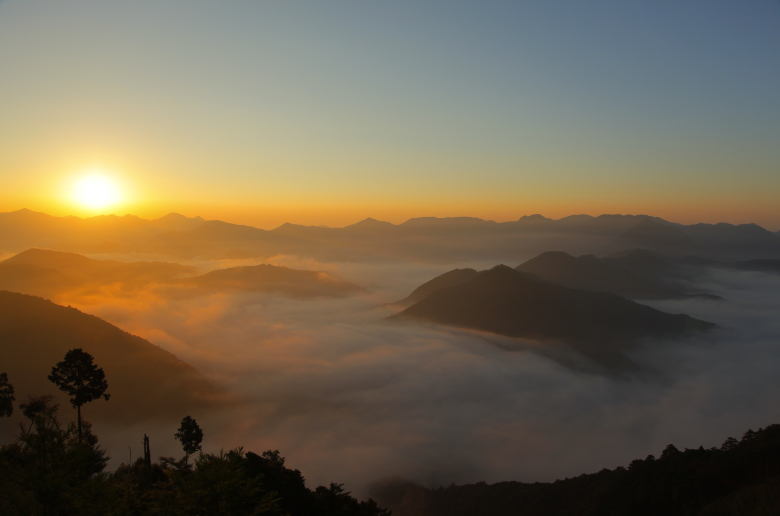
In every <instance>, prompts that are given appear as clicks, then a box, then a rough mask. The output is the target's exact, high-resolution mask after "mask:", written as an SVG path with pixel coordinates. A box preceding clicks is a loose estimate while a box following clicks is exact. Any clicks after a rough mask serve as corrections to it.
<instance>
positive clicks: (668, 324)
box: [393, 265, 714, 367]
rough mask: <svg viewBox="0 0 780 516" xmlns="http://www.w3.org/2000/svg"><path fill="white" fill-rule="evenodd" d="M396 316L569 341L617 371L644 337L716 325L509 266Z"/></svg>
mask: <svg viewBox="0 0 780 516" xmlns="http://www.w3.org/2000/svg"><path fill="white" fill-rule="evenodd" d="M393 317H394V318H414V319H422V320H427V321H431V322H436V323H440V324H446V325H451V326H458V327H462V328H471V329H476V330H483V331H488V332H493V333H498V334H500V335H506V336H509V337H523V338H529V339H535V340H540V341H552V342H555V341H558V342H564V343H566V344H569V345H570V346H572V347H573V348H574V349H576V350H577V351H579V352H581V353H583V354H585V355H587V356H589V357H591V358H593V359H594V360H596V361H598V362H600V363H602V364H604V365H607V366H610V367H622V366H627V365H628V363H627V362H626V360H625V358H624V357H623V355H622V353H621V350H622V349H625V347H626V346H628V345H629V344H631V343H632V342H635V341H638V340H640V339H642V338H645V337H653V338H668V337H681V336H685V335H688V334H689V333H691V332H694V331H696V330H706V329H708V328H711V327H713V326H714V325H712V324H710V323H707V322H704V321H699V320H697V319H694V318H692V317H689V316H688V315H685V314H678V315H672V314H667V313H664V312H661V311H659V310H656V309H654V308H650V307H649V306H644V305H640V304H638V303H635V302H633V301H629V300H627V299H624V298H622V297H619V296H616V295H614V294H608V293H604V292H590V291H587V290H578V289H572V288H567V287H561V286H558V285H553V284H550V283H547V282H542V281H534V280H533V279H530V278H528V277H526V276H525V275H523V273H521V272H519V271H516V270H514V269H511V268H509V267H507V266H505V265H498V266H496V267H494V268H492V269H490V270H488V271H483V272H481V273H479V275H478V276H476V277H475V278H473V279H472V280H469V281H467V282H466V283H463V284H461V285H459V286H456V287H451V288H447V289H443V290H439V291H437V292H433V293H432V294H430V295H429V296H427V297H426V298H425V299H423V300H422V301H420V302H418V303H416V304H414V305H412V306H411V307H409V308H407V309H406V310H404V311H403V312H400V313H399V314H396V315H395V316H393Z"/></svg>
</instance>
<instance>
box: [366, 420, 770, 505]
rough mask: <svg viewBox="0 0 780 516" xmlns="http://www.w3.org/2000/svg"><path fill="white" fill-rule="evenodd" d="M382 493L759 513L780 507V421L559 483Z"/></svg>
mask: <svg viewBox="0 0 780 516" xmlns="http://www.w3.org/2000/svg"><path fill="white" fill-rule="evenodd" d="M375 496H376V497H377V499H378V500H379V502H380V503H382V504H386V505H388V506H390V507H391V508H392V509H393V514H394V515H395V516H445V515H446V516H510V515H511V516H516V515H518V514H522V515H523V516H619V515H621V516H622V515H632V516H658V515H664V516H683V515H687V516H733V515H741V516H759V515H775V514H778V513H780V425H771V426H768V427H766V428H764V429H759V430H757V431H755V432H754V431H752V430H748V431H747V432H745V434H744V436H743V438H742V439H741V440H739V441H738V440H736V439H733V438H728V439H727V440H726V442H724V443H723V445H722V446H721V447H720V448H710V449H704V448H703V447H700V448H698V449H686V450H682V451H681V450H678V449H677V448H676V447H675V446H673V445H671V444H670V445H669V446H667V447H666V449H665V450H663V452H662V453H661V455H660V457H658V458H656V457H654V456H653V455H649V456H648V457H647V458H646V459H644V460H643V459H637V460H634V461H632V462H631V463H630V464H629V465H628V466H627V467H618V468H615V469H614V470H609V469H603V470H601V471H599V472H598V473H591V474H585V475H580V476H578V477H575V478H569V479H565V480H556V481H555V482H552V483H539V482H536V483H533V484H527V483H522V482H499V483H496V484H490V485H489V484H486V483H484V482H480V483H477V484H469V485H463V486H455V485H453V486H450V487H447V488H439V489H428V488H424V487H421V486H419V485H416V484H413V483H405V482H402V481H397V482H395V483H390V484H386V485H383V486H377V489H376V492H375Z"/></svg>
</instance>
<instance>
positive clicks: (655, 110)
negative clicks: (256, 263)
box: [0, 0, 780, 230]
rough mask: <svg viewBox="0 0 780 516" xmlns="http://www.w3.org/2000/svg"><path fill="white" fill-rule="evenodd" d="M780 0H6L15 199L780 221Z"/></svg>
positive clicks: (0, 156)
mask: <svg viewBox="0 0 780 516" xmlns="http://www.w3.org/2000/svg"><path fill="white" fill-rule="evenodd" d="M779 92H780V2H778V1H769V0H750V1H719V0H698V1H682V2H681V1H679V0H677V1H665V0H654V1H649V0H647V1H632V0H621V1H593V2H575V1H566V2H561V1H554V0H553V1H551V0H545V1H527V2H526V1H522V2H521V1H486V0H483V1H479V2H477V1H471V2H463V1H455V0H448V1H427V2H419V1H399V0H392V1H390V0H386V1H375V0H373V1H368V0H364V1H357V0H354V1H349V2H346V1H335V0H334V1H308V2H303V1H281V0H274V1H259V0H254V1H249V0H245V1H220V2H216V1H212V2H204V1H197V0H186V1H177V0H170V1H168V0H165V1H161V0H156V1H144V0H133V1H126V2H106V1H105V0H99V1H98V0H94V1H88V0H51V1H38V0H24V1H22V0H5V1H0V179H2V185H3V188H2V190H0V211H11V210H15V209H19V208H23V207H27V208H31V209H35V210H39V211H46V212H48V213H52V214H57V215H65V214H77V215H88V214H91V213H93V212H89V211H88V210H86V209H85V208H82V207H80V206H77V205H75V204H74V203H73V202H72V201H71V199H70V197H69V196H70V193H69V192H70V185H72V183H73V182H74V181H76V180H77V179H78V178H79V177H81V176H82V175H84V174H85V173H86V171H88V170H91V169H93V168H95V167H98V168H101V169H103V170H105V171H106V173H107V174H109V175H111V176H112V177H114V178H115V179H116V180H117V182H118V183H119V184H120V185H121V187H122V189H123V192H124V195H125V202H123V203H122V204H120V205H117V206H115V207H113V208H112V209H110V210H101V212H113V213H117V214H124V213H134V214H138V215H141V216H146V217H153V216H160V215H163V214H165V213H167V212H170V211H178V212H181V213H184V214H186V215H191V216H194V215H202V216H204V217H207V218H220V219H223V220H228V221H231V222H241V223H247V224H252V225H257V226H260V227H274V226H276V225H279V224H281V223H282V222H285V221H289V222H297V223H306V224H328V225H344V224H349V223H352V222H355V221H357V220H360V219H362V218H365V217H368V216H372V217H375V218H380V219H384V220H390V221H393V222H401V221H403V220H405V219H407V218H409V217H414V216H426V215H434V216H453V215H471V216H478V217H482V218H492V219H495V220H511V219H517V218H519V217H520V216H521V215H525V214H531V213H542V214H544V215H547V216H550V217H556V218H557V217H561V216H565V215H569V214H573V213H590V214H593V215H598V214H601V213H649V214H652V215H658V216H661V217H664V218H667V219H669V220H674V221H678V222H700V221H704V222H718V221H727V222H734V223H739V222H751V221H752V222H758V223H760V224H762V225H764V226H765V227H767V228H768V229H773V230H777V229H780V202H778V201H777V199H778V198H780V93H779Z"/></svg>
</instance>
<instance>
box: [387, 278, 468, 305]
mask: <svg viewBox="0 0 780 516" xmlns="http://www.w3.org/2000/svg"><path fill="white" fill-rule="evenodd" d="M477 274H478V273H477V271H475V270H474V269H454V270H451V271H449V272H445V273H444V274H441V275H440V276H436V277H435V278H433V279H432V280H430V281H426V282H425V283H423V284H422V285H420V286H419V287H417V288H416V289H414V291H412V293H411V294H409V295H408V296H407V297H405V298H404V299H402V300H400V301H398V302H397V303H394V304H396V305H401V306H411V305H413V304H414V303H416V302H418V301H422V300H423V299H425V298H426V297H427V296H428V295H430V294H432V293H434V292H436V291H438V290H442V289H445V288H450V287H457V286H458V285H462V284H463V283H466V282H467V281H469V280H471V279H474V278H475V277H476V276H477Z"/></svg>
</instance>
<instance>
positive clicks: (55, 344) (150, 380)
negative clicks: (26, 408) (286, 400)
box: [0, 291, 227, 423]
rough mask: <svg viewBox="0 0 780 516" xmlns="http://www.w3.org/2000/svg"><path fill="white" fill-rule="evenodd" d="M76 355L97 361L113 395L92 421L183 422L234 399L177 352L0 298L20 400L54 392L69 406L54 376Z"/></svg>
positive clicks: (2, 345) (2, 344)
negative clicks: (78, 350)
mask: <svg viewBox="0 0 780 516" xmlns="http://www.w3.org/2000/svg"><path fill="white" fill-rule="evenodd" d="M73 348H82V349H84V351H86V352H88V353H90V354H92V355H93V356H94V357H95V362H96V363H97V364H98V365H99V366H100V367H102V368H103V369H104V370H105V373H106V379H107V380H108V386H109V389H108V392H109V393H110V394H111V399H110V400H109V401H107V402H105V401H95V402H93V403H90V404H88V405H85V407H84V413H85V417H86V419H88V420H94V419H102V420H111V421H114V422H120V423H133V422H138V421H143V420H146V419H151V418H167V419H170V418H173V419H176V417H178V418H179V419H180V418H181V417H182V415H181V414H186V413H188V412H189V411H194V410H196V409H206V408H209V407H212V408H213V407H216V406H217V405H218V404H219V403H221V402H223V401H225V400H226V399H227V398H226V396H225V394H224V392H222V391H221V389H219V388H218V387H216V386H215V385H214V384H212V383H211V382H210V381H208V380H207V379H206V378H204V377H203V376H202V375H201V374H200V373H199V372H198V371H196V370H195V369H194V368H192V367H191V366H189V365H187V364H185V363H184V362H182V361H180V360H178V359H177V358H176V357H175V356H174V355H172V354H171V353H169V352H167V351H165V350H163V349H161V348H159V347H157V346H155V345H154V344H152V343H150V342H148V341H146V340H144V339H142V338H140V337H136V336H134V335H130V334H129V333H126V332H124V331H122V330H120V329H119V328H117V327H116V326H113V325H111V324H109V323H107V322H106V321H104V320H102V319H100V318H98V317H95V316H92V315H87V314H85V313H82V312H80V311H79V310H76V309H75V308H70V307H64V306H59V305H56V304H54V303H52V302H51V301H47V300H45V299H41V298H39V297H34V296H27V295H23V294H17V293H12V292H5V291H0V364H2V365H0V367H1V368H2V371H3V372H7V373H8V376H9V379H10V380H11V382H12V383H13V384H14V387H15V388H16V393H17V395H16V397H17V399H18V400H20V401H22V400H24V399H26V396H27V395H37V394H48V393H51V394H57V395H58V397H59V399H60V403H61V404H62V406H63V409H65V407H70V405H69V404H67V400H66V399H65V398H64V397H63V396H59V394H61V393H60V392H59V391H58V390H57V388H56V387H55V386H54V385H53V384H52V383H50V382H49V381H48V380H47V376H48V374H49V373H50V372H51V368H52V367H53V366H54V365H55V364H56V363H57V362H59V361H60V360H62V358H63V357H64V356H65V353H66V352H67V351H68V350H69V349H73ZM66 404H67V405H66ZM65 410H67V409H65Z"/></svg>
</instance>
